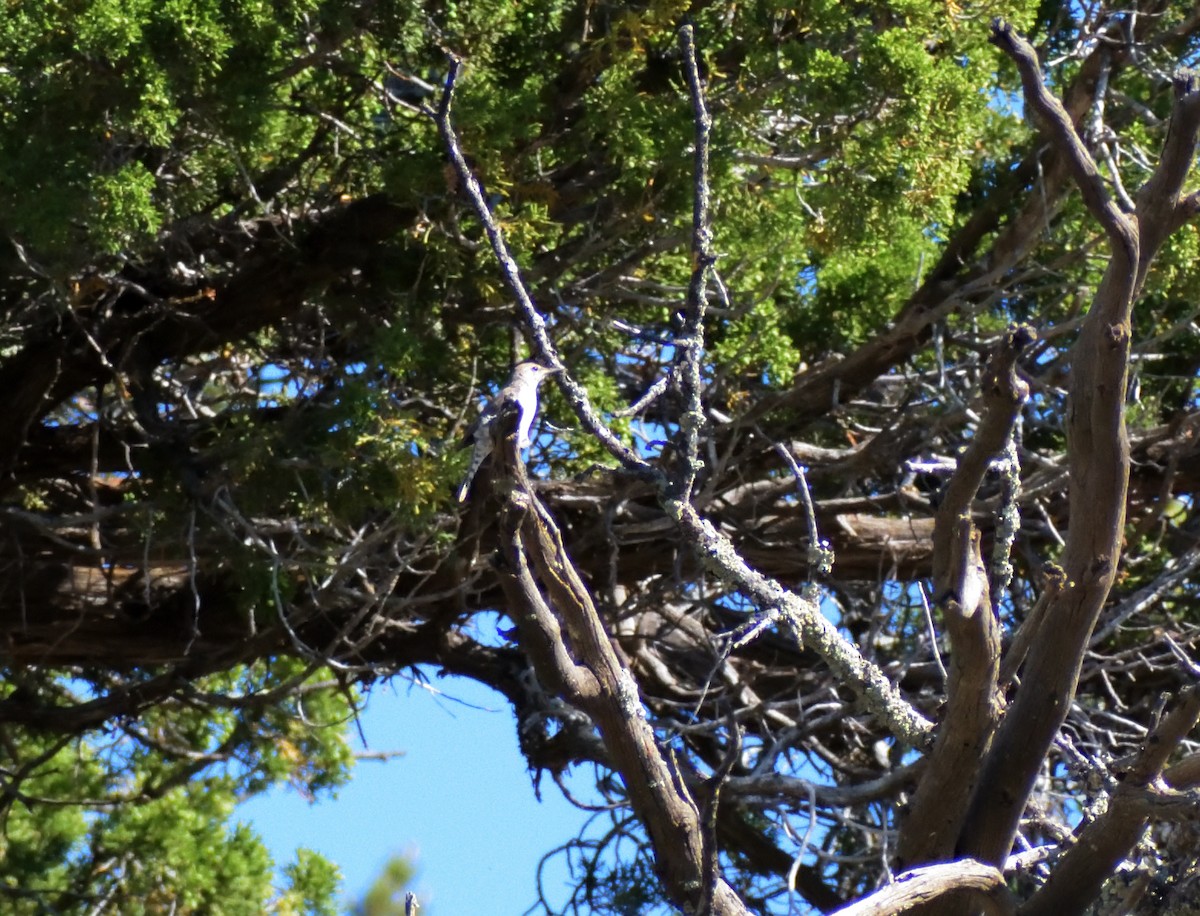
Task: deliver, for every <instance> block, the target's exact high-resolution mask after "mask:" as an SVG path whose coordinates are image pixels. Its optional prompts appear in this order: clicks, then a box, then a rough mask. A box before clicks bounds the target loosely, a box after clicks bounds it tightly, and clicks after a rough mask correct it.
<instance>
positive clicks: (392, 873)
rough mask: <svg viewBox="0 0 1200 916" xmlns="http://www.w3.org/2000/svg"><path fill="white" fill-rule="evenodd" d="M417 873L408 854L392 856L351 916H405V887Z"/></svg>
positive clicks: (355, 905)
mask: <svg viewBox="0 0 1200 916" xmlns="http://www.w3.org/2000/svg"><path fill="white" fill-rule="evenodd" d="M415 875H416V869H415V868H414V866H413V863H412V860H411V859H409V858H408V856H406V855H396V856H392V857H391V858H390V859H388V860H387V862H386V863H385V864H384V866H383V868H382V869H380V872H379V877H377V878H376V879H375V881H374V882H373V883H372V884H371V887H370V889H369V890H368V891H367V892H366V894H364V895H363V898H362V899H361V900H359V901H358V902H357V903H355V904H354V906H353V907H351V909H350V916H404V897H405V893H406V891H405V888H406V887H407V886H408V885H409V883H410V882H411V881H412V880H413V877H414V876H415ZM421 909H422V910H424V909H425V908H424V907H421Z"/></svg>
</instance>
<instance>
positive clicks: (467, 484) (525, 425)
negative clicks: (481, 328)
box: [458, 361, 558, 503]
mask: <svg viewBox="0 0 1200 916" xmlns="http://www.w3.org/2000/svg"><path fill="white" fill-rule="evenodd" d="M556 372H558V370H557V369H547V368H546V367H545V366H543V365H542V364H541V363H535V362H529V361H526V362H523V363H517V367H516V368H515V369H513V374H512V378H511V379H509V382H508V384H507V385H505V386H504V387H503V388H501V389H500V390H499V391H498V392H497V393H496V396H495V397H494V398H492V399H491V400H490V401H489V402H488V403H487V406H485V407H484V408H483V410H482V411H481V412H480V414H479V416H478V417H476V418H475V422H474V423H472V424H471V427H470V428H469V429H468V430H467V432H466V435H465V436H464V437H463V444H464V445H472V446H473V447H474V450H473V451H472V452H471V465H470V467H468V468H467V476H466V477H465V478H464V479H463V482H462V486H460V487H459V488H458V501H459V502H460V503H461V502H465V501H466V499H467V493H468V492H470V490H471V482H472V481H473V480H474V479H475V474H476V473H477V472H478V471H479V468H480V466H481V465H482V464H483V462H484V461H486V460H487V457H488V455H490V454H491V453H492V447H493V446H494V445H495V442H496V437H497V435H498V430H497V429H496V421H497V420H498V419H499V418H500V417H501V416H502V415H503V414H504V413H505V411H506V409H509V410H511V409H512V407H514V406H515V407H516V409H517V449H518V450H521V449H527V448H529V430H530V428H531V427H532V426H533V417H534V415H535V414H536V413H537V409H538V386H539V385H541V384H542V382H544V381H545V380H546V379H547V378H548V377H549V376H551V375H554V373H556Z"/></svg>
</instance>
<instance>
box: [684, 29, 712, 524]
mask: <svg viewBox="0 0 1200 916" xmlns="http://www.w3.org/2000/svg"><path fill="white" fill-rule="evenodd" d="M679 44H680V48H681V49H682V50H683V63H684V67H683V69H684V72H685V73H686V74H687V83H688V91H689V93H690V94H691V98H692V111H693V123H694V124H695V127H696V139H695V147H696V148H695V151H694V163H695V164H694V166H693V170H694V174H693V179H692V180H693V183H694V187H695V197H694V199H693V202H692V279H691V282H690V283H689V284H688V292H687V309H686V312H685V317H684V322H683V334H682V335H681V336H680V338H679V339H678V340H677V341H676V342H675V348H676V359H677V360H678V361H679V363H680V364H681V366H682V369H683V371H682V372H681V373H680V374H679V381H680V386H681V387H682V389H683V395H684V402H685V406H684V412H683V415H682V416H681V417H680V418H679V428H680V432H681V433H682V436H683V449H682V452H683V469H682V470H683V477H682V481H681V483H680V485H679V494H680V499H682V500H684V501H685V502H687V501H690V500H691V498H692V491H693V489H694V488H695V486H696V476H697V474H699V473H700V469H701V468H702V467H703V466H704V463H703V461H701V460H700V455H699V452H700V429H701V427H702V426H703V425H704V411H703V407H702V405H701V403H700V392H701V386H702V378H701V358H702V356H703V354H704V311H705V306H706V304H707V302H706V300H707V291H708V283H709V280H710V278H711V276H712V270H713V264H714V263H716V257H715V256H714V255H713V253H712V226H711V225H710V223H709V212H708V210H709V193H710V191H709V178H708V141H709V132H710V131H711V129H712V117H711V116H710V115H709V113H708V108H707V106H706V105H705V101H704V86H703V85H702V84H701V82H700V67H699V64H698V63H697V61H696V44H695V32H694V29H693V28H692V26H691V25H685V26H683V27H682V28H680V30H679Z"/></svg>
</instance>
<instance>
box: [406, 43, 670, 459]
mask: <svg viewBox="0 0 1200 916" xmlns="http://www.w3.org/2000/svg"><path fill="white" fill-rule="evenodd" d="M461 67H462V63H461V61H459V60H458V59H457V58H452V59H451V61H450V72H449V73H448V74H447V76H446V84H445V88H444V89H443V90H442V99H441V103H440V104H439V106H438V109H437V111H436V112H433V111H429V112H427V113H428V114H429V115H430V116H432V117H433V118H434V120H435V121H436V122H437V126H438V131H439V132H440V133H441V135H442V140H443V142H444V143H445V145H446V151H447V153H448V154H449V156H450V161H451V163H452V164H453V165H454V171H455V173H456V174H457V175H458V180H459V181H460V182H461V184H462V187H463V189H464V190H465V191H466V194H467V197H468V199H469V200H470V202H471V205H472V207H473V208H474V210H475V215H476V216H477V217H478V218H479V221H480V222H481V223H482V224H483V229H484V232H485V233H487V237H488V241H489V242H490V243H491V246H492V251H493V253H494V254H495V255H496V260H497V261H498V262H499V263H500V269H501V271H502V272H503V274H504V279H505V281H506V282H507V283H508V287H509V289H510V290H511V291H512V293H513V296H514V297H515V298H516V300H517V307H518V308H519V310H520V313H521V317H522V319H523V320H524V322H525V326H526V327H527V328H528V329H529V333H530V334H531V335H532V336H533V339H534V342H535V343H536V345H537V350H538V353H537V355H538V357H539V358H540V359H541V360H542V361H543V362H544V363H545V364H547V365H549V366H550V367H551V368H553V369H558V370H560V372H559V375H558V379H559V381H558V384H559V385H560V386H561V387H562V389H563V393H564V394H565V395H566V397H567V400H568V401H569V402H570V404H571V407H572V408H573V409H574V411H575V414H576V416H578V417H579V421H580V422H581V423H582V424H583V427H584V429H586V430H587V431H588V432H589V433H591V434H592V435H593V436H595V437H596V439H598V440H599V441H600V442H601V443H602V444H603V445H604V447H605V448H606V449H607V450H608V452H609V454H611V455H612V456H613V457H614V458H616V459H617V460H618V461H620V462H621V465H622V466H623V467H624V468H625V470H627V471H629V472H630V473H632V474H634V475H635V476H636V477H638V478H639V479H642V480H645V481H647V482H650V483H658V482H659V481H660V480H661V479H662V472H660V471H658V470H657V469H655V468H653V467H651V466H650V465H649V464H647V463H646V462H645V461H644V460H642V459H641V458H640V457H639V456H638V454H637V453H636V452H635V451H634V450H633V449H631V448H630V447H629V446H627V445H626V444H625V443H624V442H622V441H621V440H620V439H618V438H617V436H616V434H615V433H614V432H613V431H612V430H611V429H609V428H608V425H607V424H606V423H605V422H604V421H603V420H601V419H600V416H599V414H597V413H596V411H595V409H594V408H593V407H592V403H591V399H590V398H588V394H587V391H586V389H584V387H583V386H582V385H580V384H579V383H578V382H576V381H575V379H574V377H573V376H572V375H571V373H570V371H569V370H568V368H567V367H566V366H565V365H564V364H563V362H562V360H561V359H559V356H558V350H557V348H556V347H555V346H554V342H553V341H552V340H551V339H550V334H549V332H547V330H546V319H545V318H544V317H543V316H542V313H541V312H539V311H538V308H537V306H536V305H534V302H533V299H532V298H531V297H530V295H529V291H528V290H527V289H526V288H525V282H524V281H523V280H522V279H521V270H520V268H519V267H518V266H517V262H516V260H515V259H514V258H513V256H512V254H511V253H510V252H509V250H508V244H507V243H506V242H505V241H504V233H502V232H501V231H500V226H499V225H498V224H497V223H496V220H495V217H493V216H492V211H491V208H490V207H489V206H488V203H487V198H486V197H485V196H484V193H483V189H482V188H481V187H480V184H479V180H478V179H477V178H476V177H475V174H474V173H473V172H472V171H471V168H470V166H468V165H467V160H466V157H465V156H463V152H462V147H461V145H460V144H459V142H458V134H457V132H456V131H455V129H454V122H453V119H452V117H451V106H452V103H453V101H454V86H455V83H456V81H457V80H458V74H459V72H460V70H461Z"/></svg>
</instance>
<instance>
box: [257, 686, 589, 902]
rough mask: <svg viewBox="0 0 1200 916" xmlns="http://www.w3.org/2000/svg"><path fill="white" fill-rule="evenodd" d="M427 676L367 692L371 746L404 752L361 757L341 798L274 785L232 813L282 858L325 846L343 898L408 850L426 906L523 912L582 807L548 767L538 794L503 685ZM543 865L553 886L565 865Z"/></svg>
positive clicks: (574, 829)
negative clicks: (499, 689)
mask: <svg viewBox="0 0 1200 916" xmlns="http://www.w3.org/2000/svg"><path fill="white" fill-rule="evenodd" d="M430 686H431V687H432V688H433V690H435V691H440V693H441V695H440V696H438V695H435V694H434V693H432V692H430V691H429V690H426V689H424V688H422V687H420V686H413V685H410V684H409V683H408V682H407V681H405V680H402V679H400V678H397V679H396V680H395V682H394V683H393V684H392V685H387V684H377V685H376V686H375V688H374V689H373V690H372V693H371V695H370V698H369V700H368V703H367V710H366V713H365V714H364V715H363V716H362V720H361V721H362V728H363V732H364V733H365V735H366V739H367V747H368V749H369V750H371V751H385V750H401V751H404V752H405V755H404V756H403V757H398V758H395V759H393V760H389V761H387V762H383V763H380V762H377V761H361V762H359V764H358V766H357V767H356V770H355V774H354V777H353V779H352V781H351V782H350V784H349V785H347V786H345V787H343V788H342V790H341V791H340V792H339V793H338V796H337V798H336V799H333V800H329V799H326V800H323V801H319V802H317V803H316V804H314V805H310V804H309V803H308V802H306V801H305V800H304V799H303V798H301V797H300V796H299V795H297V794H296V793H294V792H291V791H287V790H280V791H276V792H273V793H271V794H269V795H267V796H263V797H260V798H256V799H254V800H252V801H250V802H248V803H246V804H245V805H243V806H242V807H241V808H240V809H239V817H240V818H241V819H243V820H245V821H247V822H249V823H250V824H252V825H253V826H254V828H255V829H256V830H258V831H259V832H260V833H261V835H262V836H263V839H264V841H265V842H266V843H267V846H268V847H269V848H270V849H271V851H272V853H273V854H274V855H275V859H276V862H277V863H280V864H284V863H286V862H288V861H290V860H291V859H292V858H293V850H294V849H295V848H296V847H297V846H306V847H308V848H310V849H315V850H316V851H318V852H321V853H323V854H324V855H326V856H328V857H329V858H330V859H332V860H333V861H334V862H336V863H337V864H338V865H339V866H340V867H341V868H342V872H343V875H344V877H345V882H344V884H343V888H344V890H345V892H346V895H347V897H348V898H357V897H359V896H361V894H362V893H363V891H365V890H366V889H367V888H368V887H369V886H370V884H371V882H372V880H373V879H374V878H375V877H376V875H377V874H378V872H379V870H380V868H381V867H382V865H383V864H384V862H386V861H387V859H388V858H389V857H390V856H392V855H393V854H394V853H397V852H409V853H412V854H414V856H415V859H416V864H417V868H418V872H417V878H416V881H415V888H414V889H415V890H416V892H417V894H418V896H419V897H420V898H421V900H422V902H423V903H424V904H425V905H424V906H423V907H422V908H421V910H420V913H421V916H471V914H477V913H487V914H489V916H519V914H521V913H524V912H525V911H526V910H528V909H529V907H530V906H531V905H532V904H533V903H534V901H535V900H536V873H537V866H538V862H539V860H540V859H541V858H542V856H543V855H544V854H545V853H546V852H547V851H549V850H550V849H552V848H554V847H556V846H558V845H560V844H562V843H563V842H565V841H566V840H568V839H570V838H571V837H573V836H575V835H576V834H577V833H578V832H579V829H580V827H581V826H582V825H583V823H584V820H585V819H586V817H587V814H586V813H585V812H583V811H580V810H578V809H577V808H574V807H573V806H571V805H570V804H569V803H568V802H567V801H566V800H565V799H563V797H562V793H561V792H559V790H558V788H557V786H555V785H554V783H553V781H552V780H551V779H550V778H549V777H546V778H545V779H543V780H542V799H543V800H542V802H541V803H539V802H538V801H537V799H536V798H535V796H534V793H533V786H532V784H531V782H530V777H529V773H528V772H527V771H526V769H525V761H524V758H522V757H521V755H520V752H519V751H518V749H517V737H516V724H515V720H514V717H513V714H512V712H511V710H510V709H509V707H508V706H507V705H506V704H505V701H504V699H503V697H501V696H500V694H498V693H495V692H493V691H492V690H490V689H488V688H486V687H483V686H482V685H480V684H477V683H475V682H472V681H466V680H462V679H459V678H442V679H437V678H431V682H430ZM352 733H353V730H352ZM354 740H355V744H356V745H358V739H357V737H355V739H354ZM549 874H550V876H551V877H550V878H549V880H548V881H547V890H548V891H554V890H558V889H560V888H562V887H564V886H565V880H566V873H565V870H564V869H563V868H562V867H561V866H559V867H557V868H554V869H552V870H551V871H550V872H549ZM565 896H566V895H565V893H564V894H562V895H561V896H560V897H559V901H558V902H561V900H562V899H563V898H565ZM551 901H552V902H554V898H553V897H552V898H551Z"/></svg>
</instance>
